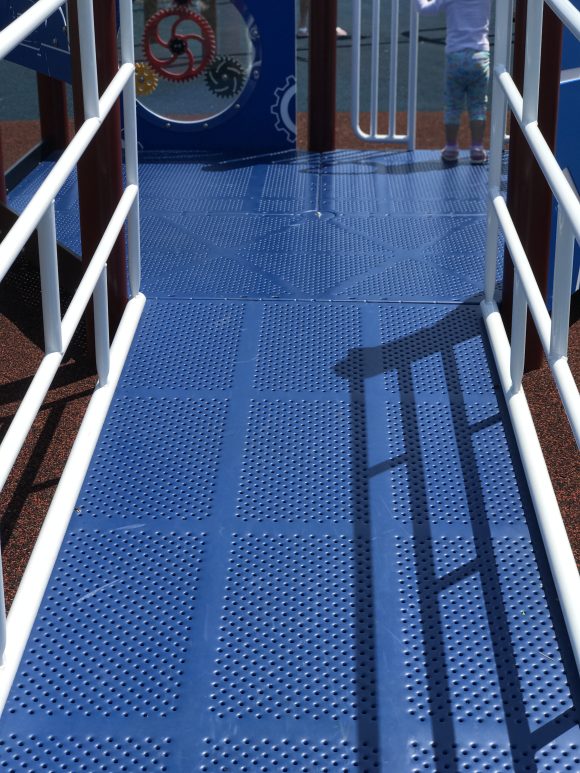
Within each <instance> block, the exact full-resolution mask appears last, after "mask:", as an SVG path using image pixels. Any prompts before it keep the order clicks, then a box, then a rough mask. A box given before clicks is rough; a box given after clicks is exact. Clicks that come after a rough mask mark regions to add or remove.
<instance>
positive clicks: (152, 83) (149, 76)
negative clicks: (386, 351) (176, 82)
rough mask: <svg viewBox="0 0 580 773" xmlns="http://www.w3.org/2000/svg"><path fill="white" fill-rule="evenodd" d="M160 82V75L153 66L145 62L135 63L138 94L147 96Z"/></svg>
mask: <svg viewBox="0 0 580 773" xmlns="http://www.w3.org/2000/svg"><path fill="white" fill-rule="evenodd" d="M158 83H159V76H158V75H157V73H156V72H155V70H154V69H153V68H152V67H149V65H148V64H146V63H145V62H137V64H136V65H135V90H136V91H137V96H139V97H146V96H147V95H148V94H153V92H154V91H155V89H156V88H157V84H158Z"/></svg>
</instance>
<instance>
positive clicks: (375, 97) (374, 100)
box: [370, 0, 381, 137]
mask: <svg viewBox="0 0 580 773" xmlns="http://www.w3.org/2000/svg"><path fill="white" fill-rule="evenodd" d="M372 25H373V28H372V30H371V130H370V133H371V136H373V137H376V136H377V135H378V133H379V67H380V36H381V0H373V21H372Z"/></svg>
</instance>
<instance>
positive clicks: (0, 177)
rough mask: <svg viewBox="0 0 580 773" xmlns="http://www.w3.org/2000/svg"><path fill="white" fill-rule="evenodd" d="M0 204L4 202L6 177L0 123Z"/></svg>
mask: <svg viewBox="0 0 580 773" xmlns="http://www.w3.org/2000/svg"><path fill="white" fill-rule="evenodd" d="M0 204H6V179H5V178H4V148H3V145H2V125H0Z"/></svg>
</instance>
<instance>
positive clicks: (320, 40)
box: [308, 0, 337, 153]
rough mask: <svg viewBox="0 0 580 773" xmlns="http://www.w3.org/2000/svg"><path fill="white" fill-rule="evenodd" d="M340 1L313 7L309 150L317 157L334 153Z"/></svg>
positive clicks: (316, 0) (324, 0)
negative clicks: (331, 151)
mask: <svg viewBox="0 0 580 773" xmlns="http://www.w3.org/2000/svg"><path fill="white" fill-rule="evenodd" d="M336 20H337V10H336V0H313V1H312V3H311V5H310V60H309V71H308V127H309V129H308V135H309V139H308V147H309V149H310V150H311V151H313V152H315V153H324V152H326V151H329V150H334V144H335V139H334V137H335V124H336Z"/></svg>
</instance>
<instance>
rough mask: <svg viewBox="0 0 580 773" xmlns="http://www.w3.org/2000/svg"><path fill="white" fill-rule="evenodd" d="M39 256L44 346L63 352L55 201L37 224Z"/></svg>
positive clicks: (46, 348) (48, 351) (47, 351)
mask: <svg viewBox="0 0 580 773" xmlns="http://www.w3.org/2000/svg"><path fill="white" fill-rule="evenodd" d="M38 257H39V263H40V286H41V291H42V316H43V320H44V350H45V352H46V353H47V354H49V353H50V352H61V351H62V328H61V318H60V292H59V285H58V255H57V246H56V225H55V218H54V201H53V202H51V204H50V206H49V208H48V209H47V210H46V212H45V214H44V216H43V217H42V219H41V221H40V222H39V224H38Z"/></svg>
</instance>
